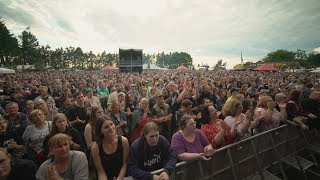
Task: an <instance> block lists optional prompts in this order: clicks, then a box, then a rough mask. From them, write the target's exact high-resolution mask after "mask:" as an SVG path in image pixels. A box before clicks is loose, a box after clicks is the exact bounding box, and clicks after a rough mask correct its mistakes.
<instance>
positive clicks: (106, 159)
mask: <svg viewBox="0 0 320 180" xmlns="http://www.w3.org/2000/svg"><path fill="white" fill-rule="evenodd" d="M99 154H100V159H101V162H102V166H103V168H104V171H105V172H106V174H107V177H108V179H113V177H118V175H119V173H120V170H121V166H122V161H123V147H122V137H121V136H118V145H117V149H116V151H115V152H114V153H112V154H107V153H105V152H104V150H103V147H102V145H99Z"/></svg>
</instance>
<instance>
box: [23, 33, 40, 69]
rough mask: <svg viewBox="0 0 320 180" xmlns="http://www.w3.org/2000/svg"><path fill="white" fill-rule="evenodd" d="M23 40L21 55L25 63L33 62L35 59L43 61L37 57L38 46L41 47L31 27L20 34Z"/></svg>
mask: <svg viewBox="0 0 320 180" xmlns="http://www.w3.org/2000/svg"><path fill="white" fill-rule="evenodd" d="M19 39H20V40H21V57H22V63H23V64H33V63H35V61H36V60H37V61H41V60H40V59H37V57H38V56H39V54H38V51H37V48H38V47H39V42H38V39H37V38H36V36H35V35H33V34H32V33H31V32H30V28H29V27H28V28H26V30H24V31H22V33H21V35H19Z"/></svg>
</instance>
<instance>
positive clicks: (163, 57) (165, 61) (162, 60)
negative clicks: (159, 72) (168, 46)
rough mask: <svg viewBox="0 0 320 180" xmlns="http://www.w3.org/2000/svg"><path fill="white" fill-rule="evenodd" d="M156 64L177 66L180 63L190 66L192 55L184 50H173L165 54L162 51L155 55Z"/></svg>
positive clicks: (170, 66) (171, 67)
mask: <svg viewBox="0 0 320 180" xmlns="http://www.w3.org/2000/svg"><path fill="white" fill-rule="evenodd" d="M156 64H157V65H158V66H161V67H169V68H170V69H174V68H177V67H178V66H180V65H184V66H187V67H188V66H192V57H191V56H190V55H189V54H188V53H186V52H173V53H169V54H165V53H164V52H162V53H158V54H157V55H156Z"/></svg>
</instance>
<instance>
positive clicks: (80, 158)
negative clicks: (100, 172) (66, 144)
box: [36, 151, 89, 180]
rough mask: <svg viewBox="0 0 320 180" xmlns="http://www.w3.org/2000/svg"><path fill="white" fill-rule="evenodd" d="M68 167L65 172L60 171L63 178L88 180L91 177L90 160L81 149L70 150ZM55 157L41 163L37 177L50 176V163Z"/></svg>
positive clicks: (45, 177)
mask: <svg viewBox="0 0 320 180" xmlns="http://www.w3.org/2000/svg"><path fill="white" fill-rule="evenodd" d="M69 154H70V158H69V162H68V167H67V169H66V171H65V172H63V173H59V175H60V176H61V177H62V179H63V180H87V179H89V169H88V161H87V157H86V155H85V154H84V153H83V152H81V151H70V153H69ZM51 163H53V159H48V160H46V161H45V162H44V163H42V164H41V166H40V168H39V170H38V172H37V174H36V179H40V180H42V179H43V180H45V179H47V176H48V165H49V164H51Z"/></svg>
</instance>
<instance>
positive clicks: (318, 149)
mask: <svg viewBox="0 0 320 180" xmlns="http://www.w3.org/2000/svg"><path fill="white" fill-rule="evenodd" d="M318 143H319V144H318ZM301 151H308V153H307V155H309V156H310V157H311V158H310V159H311V160H308V159H309V158H308V159H306V158H304V157H301V156H299V155H298V153H299V152H301ZM316 154H320V141H319V136H318V133H317V131H316V130H313V131H309V132H304V131H302V130H300V129H298V128H296V127H292V126H288V125H283V126H280V127H278V128H275V129H272V130H269V131H266V132H263V133H260V134H257V135H255V136H252V137H249V138H247V139H244V140H241V141H239V142H236V143H233V144H230V145H228V146H225V147H222V148H220V149H217V150H216V151H215V154H214V155H213V156H212V158H211V160H209V161H200V160H199V161H192V162H180V163H178V164H177V165H176V168H175V170H174V172H173V173H172V174H171V175H170V179H174V180H186V179H188V180H189V179H192V180H196V179H214V180H220V179H221V180H226V179H228V180H229V179H233V180H238V179H288V178H287V175H286V172H285V167H289V166H290V167H293V168H295V169H297V170H299V171H300V172H301V174H303V176H304V179H307V178H308V177H307V175H306V172H309V173H312V174H313V175H316V176H319V178H320V174H318V173H317V172H315V171H313V170H311V169H309V168H310V167H312V166H317V165H318V162H317V158H316V157H315V155H316ZM270 167H275V169H276V170H278V173H277V176H276V175H275V174H272V173H271V172H269V171H267V168H270ZM161 172H162V169H160V170H157V171H154V172H152V173H153V174H160V173H161ZM127 179H133V178H131V177H128V178H127Z"/></svg>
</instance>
